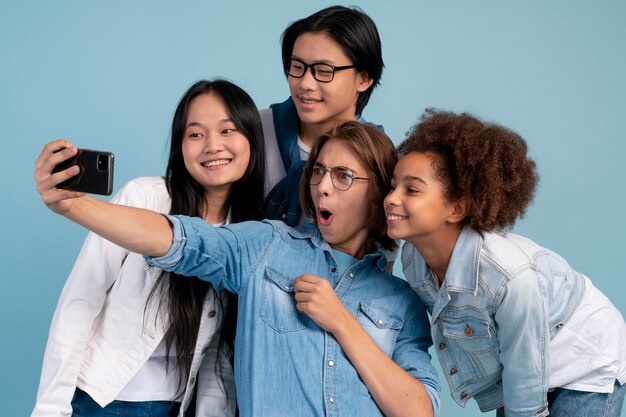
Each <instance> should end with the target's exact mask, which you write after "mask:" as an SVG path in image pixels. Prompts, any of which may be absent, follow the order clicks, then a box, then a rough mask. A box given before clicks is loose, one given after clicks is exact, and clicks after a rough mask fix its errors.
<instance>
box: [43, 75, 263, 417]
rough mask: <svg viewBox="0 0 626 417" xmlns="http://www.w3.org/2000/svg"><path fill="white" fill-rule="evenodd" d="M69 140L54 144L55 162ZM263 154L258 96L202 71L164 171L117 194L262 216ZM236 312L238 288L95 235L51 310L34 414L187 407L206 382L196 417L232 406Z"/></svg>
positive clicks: (206, 211)
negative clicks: (159, 264)
mask: <svg viewBox="0 0 626 417" xmlns="http://www.w3.org/2000/svg"><path fill="white" fill-rule="evenodd" d="M70 146H71V144H70V143H69V142H67V141H64V140H59V141H55V142H52V143H50V144H48V145H47V146H46V148H45V150H44V153H45V154H46V155H48V156H50V158H49V159H48V160H47V161H46V164H47V165H46V167H48V168H49V167H51V166H52V165H53V164H56V163H57V162H59V161H60V160H61V159H63V156H62V155H63V154H64V153H65V152H67V150H68V149H72V148H69V147H70ZM64 148H66V149H65V150H63V151H61V152H58V153H54V152H55V151H58V150H61V149H64ZM263 155H264V144H263V136H262V128H261V122H260V119H259V116H258V112H257V109H256V107H255V105H254V102H253V101H252V99H251V98H250V97H249V96H248V95H247V94H246V93H245V92H244V91H243V90H241V89H240V88H239V87H237V86H236V85H234V84H232V83H230V82H228V81H223V80H216V81H200V82H198V83H196V84H194V85H193V86H192V87H191V88H190V89H189V90H188V91H187V92H186V93H185V94H184V95H183V97H182V98H181V100H180V102H179V104H178V107H177V108H176V112H175V114H174V118H173V121H172V132H171V143H170V155H169V161H168V165H167V170H166V174H165V176H164V177H143V178H137V179H135V180H132V181H130V182H129V183H128V184H126V185H125V186H124V187H123V188H122V190H121V191H120V192H119V193H118V194H117V195H116V196H115V197H114V198H113V200H112V201H113V202H115V203H117V204H123V205H127V206H133V207H141V208H144V209H150V210H154V211H157V212H160V213H170V214H184V215H188V216H196V217H197V218H198V220H199V221H202V222H206V223H207V225H209V224H212V225H222V224H228V223H231V222H239V221H243V220H251V219H262V218H263V217H264V211H263V207H264V205H263V184H264V179H263V178H264V177H263V175H264V170H265V167H264V161H265V159H264V156H263ZM42 162H43V161H42V160H41V159H40V160H39V161H38V162H37V166H38V167H40V166H41V163H42ZM49 175H50V173H49V172H48V173H46V174H45V176H47V177H49ZM36 180H37V181H38V182H39V183H40V182H41V181H42V180H43V177H42V173H41V172H40V171H38V173H37V175H36ZM54 192H55V193H56V192H58V193H59V194H62V193H64V192H65V191H62V190H58V191H54ZM235 322H236V303H235V302H234V300H233V297H232V296H229V295H228V293H225V292H221V291H218V290H216V289H215V287H214V286H212V285H211V284H210V283H208V282H206V281H203V280H200V279H197V278H191V279H179V278H178V277H177V276H176V274H174V273H165V272H163V271H162V270H160V269H157V268H152V267H150V266H148V265H147V264H146V262H145V261H144V259H143V257H142V256H141V255H139V254H137V253H134V252H131V251H128V250H126V249H123V248H121V247H119V246H116V245H114V244H112V243H110V242H108V241H106V240H104V239H102V238H101V237H100V236H98V235H96V234H89V236H88V237H87V239H86V241H85V244H84V245H83V248H82V250H81V252H80V254H79V256H78V259H77V261H76V264H75V265H74V268H73V269H72V272H71V274H70V276H69V278H68V280H67V283H66V284H65V288H64V289H63V293H62V295H61V298H60V300H59V302H58V305H57V309H56V312H55V314H54V318H53V320H52V325H51V328H50V335H49V339H48V344H47V347H46V353H45V356H44V361H43V369H42V374H41V381H40V385H39V392H38V395H37V403H36V405H35V409H34V411H33V413H32V416H33V417H39V416H70V415H72V416H75V417H76V416H90V417H93V416H118V415H122V414H123V415H124V416H138V417H139V416H147V415H149V416H157V417H158V416H174V415H180V416H182V415H183V414H184V412H185V410H186V409H187V408H189V405H190V404H192V403H193V402H192V398H193V396H194V387H195V386H196V381H197V398H196V401H195V403H196V408H195V411H196V415H198V416H200V415H201V416H229V415H234V410H235V402H236V400H235V393H234V389H233V388H234V387H233V374H232V372H233V371H232V366H231V364H230V361H229V359H230V356H231V354H232V346H233V337H234V327H235Z"/></svg>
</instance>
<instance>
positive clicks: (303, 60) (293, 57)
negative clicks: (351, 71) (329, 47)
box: [291, 55, 338, 67]
mask: <svg viewBox="0 0 626 417" xmlns="http://www.w3.org/2000/svg"><path fill="white" fill-rule="evenodd" d="M291 59H297V60H298V61H302V62H304V63H305V64H309V65H315V64H326V65H330V66H331V67H333V66H334V67H336V66H338V65H336V64H335V63H333V62H332V61H329V60H327V59H326V60H321V61H313V62H311V63H309V62H306V61H305V59H304V58H300V57H299V56H298V55H291Z"/></svg>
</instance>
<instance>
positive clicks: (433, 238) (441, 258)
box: [407, 224, 462, 285]
mask: <svg viewBox="0 0 626 417" xmlns="http://www.w3.org/2000/svg"><path fill="white" fill-rule="evenodd" d="M450 226H451V227H448V228H446V229H445V230H442V231H439V232H438V233H437V234H436V235H428V236H421V237H414V238H411V239H407V242H409V243H410V244H412V245H413V246H415V248H416V249H417V250H418V251H419V253H420V255H422V258H424V261H425V262H426V264H427V265H428V266H429V267H430V269H432V270H433V272H434V273H435V275H436V276H437V279H438V281H439V285H441V284H442V283H443V281H444V280H445V278H446V272H447V270H448V265H450V259H451V258H452V252H453V251H454V246H455V245H456V240H457V238H458V237H459V234H460V233H461V229H462V227H461V226H459V225H456V224H455V225H450Z"/></svg>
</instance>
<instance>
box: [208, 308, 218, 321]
mask: <svg viewBox="0 0 626 417" xmlns="http://www.w3.org/2000/svg"><path fill="white" fill-rule="evenodd" d="M216 315H217V312H216V311H215V310H211V311H209V314H208V316H209V318H210V319H212V318H213V317H215V316H216Z"/></svg>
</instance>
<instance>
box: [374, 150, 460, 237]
mask: <svg viewBox="0 0 626 417" xmlns="http://www.w3.org/2000/svg"><path fill="white" fill-rule="evenodd" d="M433 158H434V157H433V156H432V155H430V154H424V153H417V152H410V153H409V154H407V155H405V156H404V157H403V158H402V159H400V161H398V164H397V165H396V168H395V170H394V173H393V179H392V181H391V191H390V192H389V194H388V195H387V197H386V198H385V203H384V204H385V213H386V215H387V234H388V235H389V237H391V238H393V239H404V240H406V241H408V242H410V243H411V244H413V245H414V246H416V247H417V246H420V244H423V243H424V242H433V241H437V240H439V239H440V238H441V237H444V236H447V235H448V233H449V232H451V231H458V230H459V228H460V227H461V226H460V221H461V220H462V219H463V216H459V207H458V206H457V205H455V204H454V203H451V202H449V201H448V200H447V199H446V198H445V197H444V191H445V190H444V188H443V185H442V184H441V182H440V181H439V180H438V179H437V178H436V175H435V169H434V167H433Z"/></svg>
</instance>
